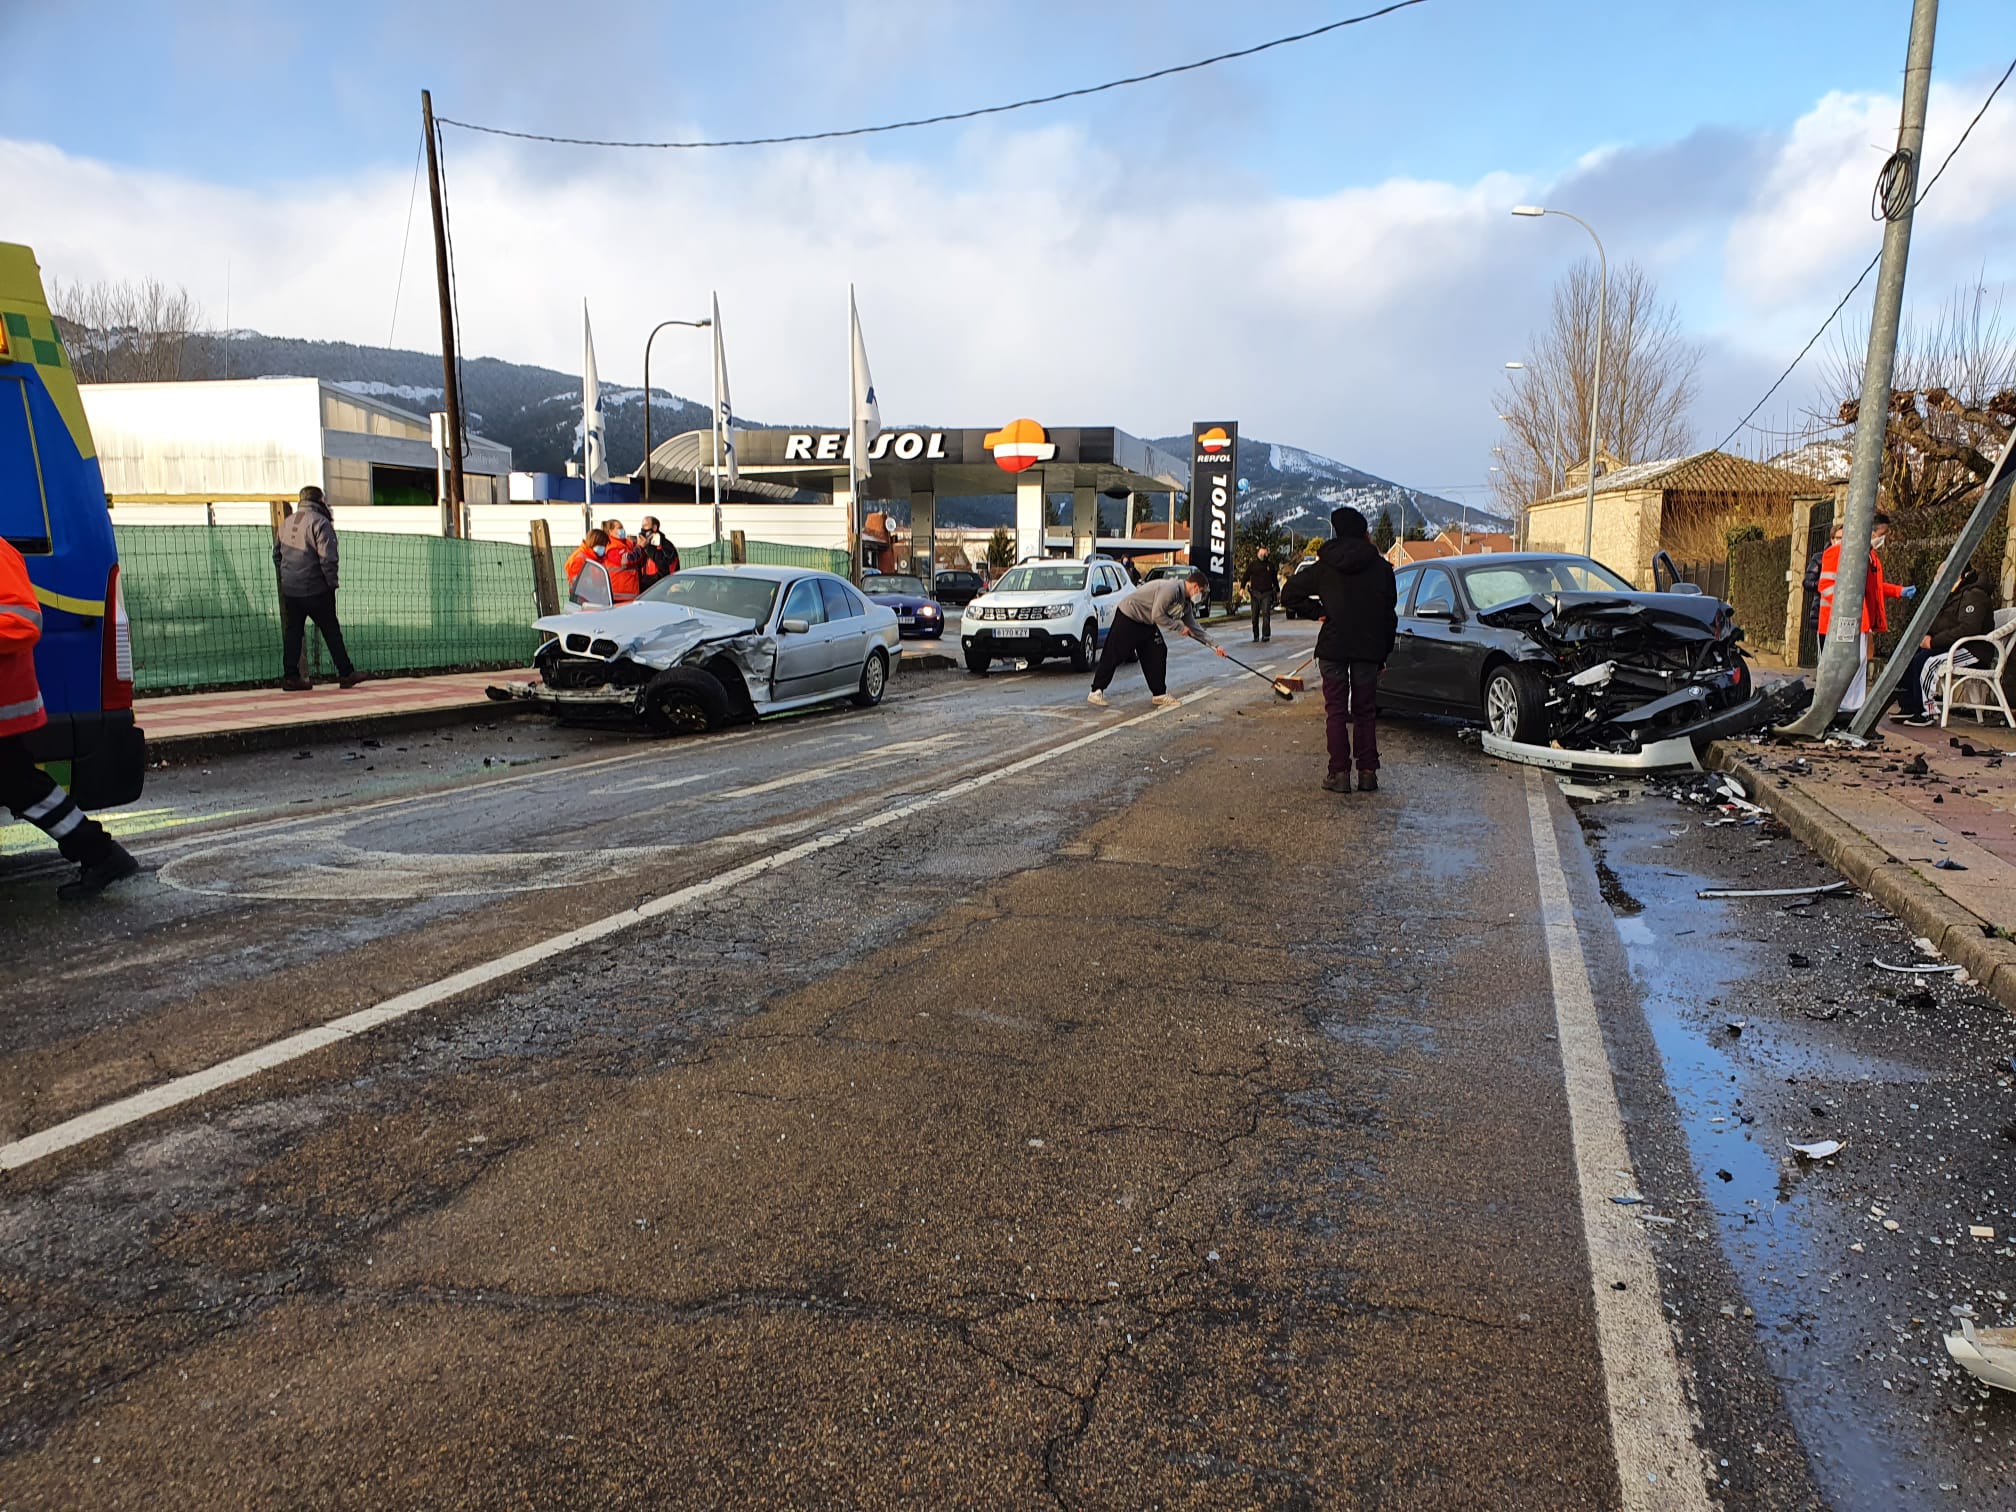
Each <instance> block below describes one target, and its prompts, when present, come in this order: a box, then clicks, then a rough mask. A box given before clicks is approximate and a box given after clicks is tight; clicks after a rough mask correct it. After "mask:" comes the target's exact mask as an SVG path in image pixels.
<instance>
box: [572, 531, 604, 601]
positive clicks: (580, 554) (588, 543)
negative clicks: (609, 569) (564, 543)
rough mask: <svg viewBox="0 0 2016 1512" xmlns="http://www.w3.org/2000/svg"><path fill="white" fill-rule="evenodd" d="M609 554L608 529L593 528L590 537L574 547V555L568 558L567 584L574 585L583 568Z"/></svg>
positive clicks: (589, 533)
mask: <svg viewBox="0 0 2016 1512" xmlns="http://www.w3.org/2000/svg"><path fill="white" fill-rule="evenodd" d="M608 555H609V536H608V533H607V532H606V531H602V530H591V531H589V532H588V538H587V539H586V540H584V541H583V542H582V543H581V544H580V545H579V546H576V547H575V548H574V555H572V556H570V557H569V558H567V586H568V587H569V588H572V587H573V586H574V579H576V578H578V577H579V576H581V569H582V568H583V567H584V566H586V565H587V564H588V563H589V562H591V561H595V562H600V561H603V560H604V559H606V558H607V557H608Z"/></svg>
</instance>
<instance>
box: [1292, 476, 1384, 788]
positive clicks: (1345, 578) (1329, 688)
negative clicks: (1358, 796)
mask: <svg viewBox="0 0 2016 1512" xmlns="http://www.w3.org/2000/svg"><path fill="white" fill-rule="evenodd" d="M1330 529H1331V531H1332V538H1331V539H1330V540H1328V541H1325V542H1324V543H1323V546H1322V549H1321V550H1320V551H1318V552H1317V553H1316V565H1315V566H1314V567H1313V568H1311V569H1309V570H1308V571H1306V572H1298V573H1297V574H1296V575H1295V576H1294V577H1293V578H1291V579H1290V580H1289V583H1288V590H1287V600H1286V602H1285V603H1284V604H1283V605H1282V608H1283V609H1285V610H1288V611H1290V612H1293V611H1295V610H1301V611H1302V612H1304V613H1309V614H1318V615H1320V616H1321V617H1322V620H1323V628H1322V629H1321V630H1320V631H1318V632H1317V635H1316V659H1317V663H1318V665H1320V666H1321V667H1322V669H1323V710H1324V716H1325V718H1324V735H1325V737H1326V743H1327V744H1328V746H1329V748H1330V770H1329V773H1328V775H1326V776H1325V777H1324V779H1323V791H1324V792H1326V793H1348V792H1350V791H1351V758H1352V755H1353V751H1352V746H1353V743H1354V742H1353V736H1354V735H1355V736H1356V742H1355V743H1356V746H1357V751H1356V755H1357V758H1358V791H1359V792H1361V793H1376V792H1377V791H1378V790H1379V708H1378V698H1379V673H1380V671H1381V670H1382V669H1383V668H1384V667H1385V665H1386V658H1387V657H1389V656H1391V655H1392V654H1393V637H1394V635H1395V634H1396V633H1397V632H1398V630H1399V628H1400V619H1399V615H1398V614H1397V613H1396V604H1395V597H1396V596H1395V594H1394V591H1393V564H1392V563H1390V562H1388V561H1387V560H1386V558H1384V557H1383V556H1381V555H1380V554H1379V551H1378V548H1377V547H1375V546H1374V545H1373V544H1372V541H1371V531H1370V529H1369V527H1367V525H1366V523H1365V516H1363V515H1362V514H1360V513H1359V512H1358V511H1357V510H1355V509H1351V508H1348V507H1347V508H1343V509H1339V510H1336V511H1334V512H1333V513H1332V514H1331V516H1330Z"/></svg>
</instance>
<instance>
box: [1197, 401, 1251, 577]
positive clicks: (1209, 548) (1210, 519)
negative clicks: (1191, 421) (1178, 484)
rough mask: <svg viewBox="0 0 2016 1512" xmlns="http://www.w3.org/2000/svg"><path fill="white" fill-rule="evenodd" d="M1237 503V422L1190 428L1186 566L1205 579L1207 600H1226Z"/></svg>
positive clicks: (1206, 422) (1209, 422)
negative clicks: (1208, 580) (1208, 585)
mask: <svg viewBox="0 0 2016 1512" xmlns="http://www.w3.org/2000/svg"><path fill="white" fill-rule="evenodd" d="M1238 498H1239V422H1238V421H1236V420H1200V421H1198V422H1197V423H1196V424H1195V425H1193V426H1191V427H1190V565H1191V566H1192V567H1201V568H1203V569H1204V570H1205V571H1206V572H1208V573H1210V574H1211V597H1213V598H1214V599H1223V600H1228V601H1229V600H1230V599H1231V597H1232V532H1233V528H1234V508H1235V506H1236V504H1237V502H1238Z"/></svg>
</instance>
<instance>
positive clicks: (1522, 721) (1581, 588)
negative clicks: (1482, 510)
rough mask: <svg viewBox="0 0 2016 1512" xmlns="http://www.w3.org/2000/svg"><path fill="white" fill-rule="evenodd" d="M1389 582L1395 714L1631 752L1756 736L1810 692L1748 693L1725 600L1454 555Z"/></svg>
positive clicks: (1509, 559) (1557, 567) (1594, 573)
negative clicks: (1659, 744) (1393, 610)
mask: <svg viewBox="0 0 2016 1512" xmlns="http://www.w3.org/2000/svg"><path fill="white" fill-rule="evenodd" d="M1395 581H1396V584H1397V587H1398V590H1399V605H1398V607H1399V621H1400V622H1399V637H1398V639H1397V641H1396V642H1395V644H1394V648H1393V655H1392V658H1391V659H1390V660H1389V661H1388V662H1387V664H1386V671H1385V674H1384V676H1383V677H1381V679H1380V683H1379V702H1380V704H1381V706H1382V707H1386V708H1390V709H1392V710H1394V711H1396V712H1415V713H1429V714H1448V715H1455V716H1456V717H1458V718H1463V719H1481V720H1482V721H1483V723H1484V724H1485V726H1486V727H1487V728H1488V729H1489V730H1490V731H1491V732H1492V733H1493V734H1494V735H1497V736H1500V737H1502V738H1503V739H1505V740H1510V741H1517V742H1519V743H1521V744H1526V745H1537V746H1545V745H1548V744H1550V743H1559V744H1560V745H1562V746H1565V747H1569V748H1572V749H1582V750H1600V751H1614V752H1635V751H1637V750H1639V749H1640V748H1641V747H1643V746H1644V745H1646V744H1648V743H1650V742H1652V741H1656V740H1666V739H1670V738H1674V737H1679V736H1686V737H1689V738H1691V739H1695V740H1704V739H1711V738H1715V737H1718V736H1723V735H1731V734H1737V733H1740V732H1742V731H1744V730H1748V729H1754V728H1759V727H1761V726H1762V725H1764V724H1767V723H1772V722H1775V721H1776V720H1777V719H1778V718H1780V717H1782V716H1783V715H1784V714H1786V713H1788V712H1790V709H1789V707H1787V706H1788V705H1790V704H1791V703H1792V702H1793V700H1794V699H1795V698H1796V697H1797V694H1803V692H1804V685H1803V684H1800V683H1794V684H1791V685H1789V688H1787V687H1780V688H1778V689H1774V690H1772V691H1771V692H1769V693H1766V694H1764V695H1760V696H1757V697H1753V696H1752V692H1751V685H1750V669H1749V667H1748V665H1747V664H1746V663H1745V662H1744V659H1743V653H1742V650H1741V649H1740V647H1739V644H1738V643H1739V642H1740V641H1741V639H1742V631H1741V630H1740V629H1738V628H1737V625H1736V620H1735V614H1734V611H1733V610H1732V609H1731V608H1730V606H1729V605H1728V604H1726V603H1724V602H1723V601H1722V600H1720V599H1716V598H1710V597H1708V596H1707V595H1705V594H1703V593H1701V592H1700V591H1699V590H1698V589H1691V588H1689V589H1687V590H1686V591H1680V590H1679V589H1677V588H1676V591H1673V592H1666V593H1644V592H1640V591H1639V590H1637V589H1635V588H1633V587H1632V586H1631V584H1630V583H1628V582H1626V581H1625V580H1624V579H1623V578H1622V577H1620V576H1618V574H1616V573H1615V572H1612V571H1611V570H1610V569H1609V568H1608V567H1605V566H1603V565H1602V564H1601V563H1599V562H1595V561H1592V560H1590V559H1589V558H1588V557H1581V556H1569V555H1563V554H1549V553H1542V552H1521V553H1510V552H1507V553H1493V554H1491V555H1488V556H1480V557H1476V558H1467V557H1456V558H1450V559H1447V560H1444V561H1438V562H1427V563H1422V564H1419V565H1417V566H1411V567H1405V568H1402V569H1401V571H1400V572H1399V573H1398V574H1397V575H1396V579H1395ZM1792 690H1797V691H1796V693H1795V692H1793V691H1792Z"/></svg>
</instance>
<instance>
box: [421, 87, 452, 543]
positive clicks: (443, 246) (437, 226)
mask: <svg viewBox="0 0 2016 1512" xmlns="http://www.w3.org/2000/svg"><path fill="white" fill-rule="evenodd" d="M420 122H421V126H422V127H423V129H424V130H425V131H426V133H427V197H428V199H429V200H430V201H431V202H432V204H433V207H434V283H435V286H436V288H437V290H438V292H439V295H440V300H441V385H442V398H443V401H444V402H443V407H444V408H445V409H446V410H447V411H448V518H449V520H450V521H451V522H452V523H451V524H450V526H449V529H450V530H451V531H452V532H453V533H454V534H456V535H460V534H461V533H462V385H461V383H460V382H459V381H458V379H459V370H458V369H457V367H456V364H455V303H454V297H453V295H452V294H451V292H450V290H449V287H448V235H447V227H446V220H445V217H444V216H443V214H442V210H441V153H440V147H439V142H438V139H437V137H436V134H435V132H436V128H435V125H434V98H433V96H432V95H431V94H430V93H429V92H428V91H427V90H424V89H423V90H421V91H420Z"/></svg>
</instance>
